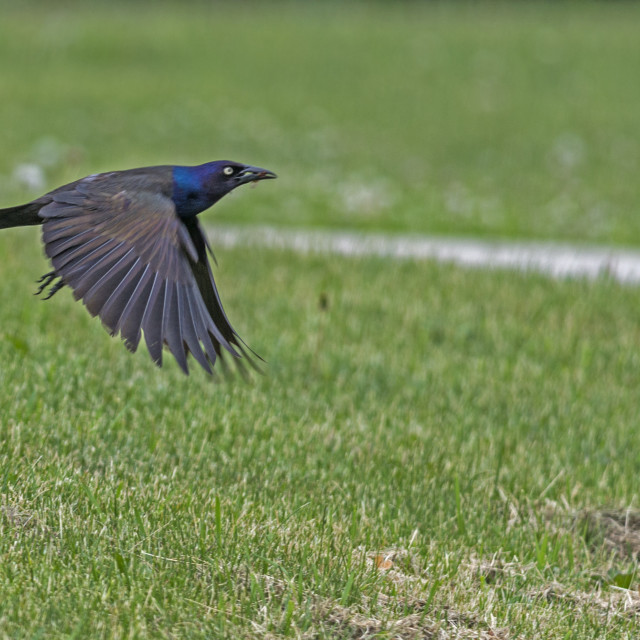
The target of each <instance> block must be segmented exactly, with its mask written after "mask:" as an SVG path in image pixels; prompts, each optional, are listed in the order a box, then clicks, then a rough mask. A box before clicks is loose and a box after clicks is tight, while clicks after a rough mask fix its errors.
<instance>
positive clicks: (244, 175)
mask: <svg viewBox="0 0 640 640" xmlns="http://www.w3.org/2000/svg"><path fill="white" fill-rule="evenodd" d="M275 177H276V174H275V173H273V172H272V171H268V170H267V169H261V168H260V167H252V166H250V165H247V164H241V163H239V162H229V161H227V160H216V161H215V162H207V163H206V164H200V165H197V166H195V167H180V166H176V167H173V194H172V199H173V202H174V203H175V205H176V213H177V214H178V215H179V216H180V217H182V218H189V217H191V216H195V215H198V214H199V213H200V212H201V211H204V210H205V209H208V208H209V207H210V206H211V205H213V204H215V203H216V202H217V201H218V200H220V198H222V197H223V196H225V195H227V193H229V192H230V191H233V190H234V189H235V188H236V187H239V186H240V185H241V184H246V183H247V182H257V181H258V180H268V179H270V178H275Z"/></svg>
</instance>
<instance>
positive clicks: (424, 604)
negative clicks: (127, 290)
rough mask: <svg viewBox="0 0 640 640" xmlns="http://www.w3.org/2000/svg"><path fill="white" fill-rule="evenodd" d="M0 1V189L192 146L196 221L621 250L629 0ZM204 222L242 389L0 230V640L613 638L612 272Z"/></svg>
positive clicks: (616, 501) (630, 617)
mask: <svg viewBox="0 0 640 640" xmlns="http://www.w3.org/2000/svg"><path fill="white" fill-rule="evenodd" d="M0 11H1V19H0V61H1V63H2V64H0V98H1V99H0V122H2V128H1V129H0V139H1V140H2V144H1V145H0V146H1V148H2V153H1V154H0V194H1V200H2V204H6V205H9V204H14V203H16V202H20V201H21V200H23V199H26V198H28V197H31V196H35V195H39V194H40V193H42V192H44V191H45V190H46V189H48V188H52V187H54V186H57V185H58V184H61V183H63V182H65V181H69V180H73V179H75V178H77V177H79V176H83V175H86V174H88V173H92V172H96V171H102V170H111V169H118V168H128V167H133V166H143V165H148V164H162V163H188V164H192V163H198V162H204V161H207V160H211V159H216V158H225V157H227V158H228V159H234V160H240V161H246V162H250V163H255V164H258V165H261V166H265V167H268V168H270V169H273V170H274V171H276V172H277V173H279V174H280V178H279V180H278V181H275V182H272V183H269V184H262V185H260V186H259V188H258V189H257V191H251V190H249V189H244V190H240V191H239V192H238V193H234V194H233V196H231V197H229V198H226V199H225V200H224V201H222V202H221V203H219V204H218V205H216V207H215V209H214V210H213V211H212V212H208V213H206V214H204V216H203V218H204V220H205V221H207V220H208V221H212V220H214V219H216V220H220V221H225V222H239V223H243V224H252V223H270V224H274V225H288V226H296V227H334V228H338V227H339V228H358V229H366V230H387V231H402V232H419V233H434V234H452V235H474V236H488V237H517V238H546V239H557V240H571V241H575V242H602V243H624V244H630V245H634V244H638V242H639V240H640V235H639V233H638V231H639V229H640V222H639V218H638V216H637V214H636V208H637V203H638V201H639V200H640V198H639V197H638V196H639V195H640V194H639V190H640V186H639V185H638V180H637V174H638V163H639V161H640V143H639V140H638V135H637V131H636V129H637V127H636V124H637V114H638V112H639V110H638V105H639V102H640V101H639V98H640V87H639V83H638V82H637V77H638V75H637V71H638V69H639V68H640V65H639V63H640V59H639V58H640V39H638V37H637V26H638V18H640V7H639V6H638V5H636V4H631V3H625V4H622V3H620V4H618V3H601V4H596V3H593V4H592V3H580V4H578V3H566V4H565V3H535V4H534V3H510V4H496V3H481V4H480V3H477V4H464V3H446V4H445V3H433V4H432V3H429V4H427V3H395V2H394V3H391V2H389V3H335V4H334V3H311V2H308V3H303V2H299V3H296V2H289V3H285V2H274V3H260V4H258V3H229V2H226V3H184V2H183V3H178V2H175V3H169V2H166V3H165V2H163V3H146V2H140V3H126V4H125V3H123V2H115V3H108V4H107V3H101V2H87V3H79V2H77V3H56V4H55V5H54V4H52V3H48V2H47V3H45V2H26V3H22V2H21V3H17V2H3V3H0ZM211 242H212V245H213V247H214V250H216V254H217V256H218V258H219V261H220V267H219V268H217V269H215V274H216V279H217V281H218V283H219V287H220V290H221V295H222V299H223V300H224V302H225V307H226V308H227V310H228V312H229V316H230V318H231V320H232V321H233V323H234V326H236V327H237V328H238V330H239V332H240V334H241V335H242V336H243V337H244V338H246V339H247V341H248V343H249V344H250V345H251V346H252V347H254V348H255V349H256V350H257V351H258V352H259V353H260V354H261V355H263V356H264V357H265V358H266V360H267V361H268V362H269V365H268V368H267V375H266V376H264V377H258V378H257V379H256V380H255V381H254V382H253V384H252V385H243V384H239V383H238V381H235V382H231V383H223V384H220V385H217V386H216V385H212V384H211V382H210V380H208V379H207V378H206V377H205V376H204V375H203V374H201V372H194V373H193V374H192V375H191V376H190V377H189V378H185V377H184V376H182V374H181V372H180V371H179V370H178V367H177V366H176V365H175V363H174V362H172V361H170V360H171V359H170V358H167V363H166V365H165V367H164V368H163V369H162V370H159V369H157V368H155V367H154V365H153V364H152V363H151V362H150V360H149V358H148V356H147V355H146V354H144V353H138V354H136V355H135V356H132V355H131V354H129V353H128V352H127V351H126V350H125V349H124V347H123V345H122V344H121V343H120V342H119V341H117V340H110V339H108V337H107V336H106V335H105V333H104V331H103V329H102V327H101V326H100V324H99V322H97V321H96V320H92V319H91V318H90V317H89V315H88V314H87V313H86V312H85V311H84V310H83V309H82V308H81V307H80V306H79V305H78V304H77V303H74V302H73V300H72V296H71V295H70V293H69V291H67V290H64V291H61V292H60V293H59V294H58V295H56V296H55V297H54V298H53V299H52V300H51V301H49V302H47V303H46V304H45V303H41V302H40V301H38V300H35V299H33V298H32V297H31V295H30V293H31V292H32V291H33V290H34V289H35V285H34V281H35V280H36V279H37V277H38V276H39V275H41V274H42V273H44V272H45V271H47V270H48V267H47V265H46V262H45V260H44V258H43V257H42V249H41V247H40V241H39V237H38V233H37V231H36V230H35V229H22V230H9V231H5V232H3V233H2V234H0V256H2V261H1V263H0V273H1V275H2V278H1V280H2V294H1V295H2V299H3V301H4V302H3V304H2V305H0V362H1V366H0V389H2V392H1V393H0V637H2V638H4V637H7V638H9V637H11V638H20V637H24V638H32V637H41V638H58V637H69V638H72V637H104V638H111V637H114V638H116V637H118V638H119V637H164V638H183V637H184V638H196V637H215V638H234V639H235V638H265V637H268V638H280V637H298V638H359V637H363V636H366V634H369V636H371V635H374V634H377V637H380V638H385V637H400V638H416V637H438V636H437V634H438V633H442V634H447V633H448V634H449V635H454V634H457V635H455V637H466V638H483V639H484V638H500V639H501V640H503V639H508V640H511V639H515V638H523V637H544V638H558V639H560V638H562V639H563V640H568V639H570V638H576V639H577V638H604V637H606V638H608V639H611V638H613V639H618V638H620V639H622V638H624V639H629V638H635V637H637V636H638V626H639V625H638V620H637V611H638V610H640V603H639V601H638V595H637V589H636V587H637V578H636V574H637V559H638V553H640V542H639V540H640V534H639V533H638V527H636V528H635V529H634V528H633V527H632V526H631V524H630V523H631V522H632V519H630V517H629V515H630V514H632V515H633V513H634V512H632V511H630V510H629V509H630V508H631V507H633V506H634V505H635V503H636V502H637V478H638V475H639V474H640V457H639V455H638V451H639V445H640V443H639V442H638V439H639V437H640V436H639V433H640V432H639V431H638V428H637V426H638V425H637V422H638V418H637V404H638V403H637V389H638V386H639V384H640V361H639V358H640V356H639V351H638V345H639V344H640V329H639V323H638V305H637V299H638V293H637V291H636V290H635V289H633V288H630V287H623V286H620V285H617V284H615V283H612V282H610V281H608V280H607V279H606V278H602V279H599V280H597V281H595V282H585V281H580V280H569V281H553V280H550V279H547V278H544V277H541V276H537V275H533V274H519V273H511V272H491V271H489V272H484V271H469V270H465V269H461V268H458V267H455V266H451V265H436V264H432V263H429V262H414V261H404V262H396V261H389V260H382V259H375V258H371V259H347V258H343V257H335V256H333V257H327V256H300V255H295V254H292V253H288V252H282V251H267V250H257V249H255V248H252V249H250V250H243V249H235V250H218V249H217V248H216V243H215V237H211ZM142 350H143V349H141V351H142ZM605 512H606V513H613V514H617V515H616V517H618V518H619V521H620V522H621V523H622V524H621V525H620V527H621V528H622V530H623V531H624V532H625V535H626V534H627V533H628V535H627V537H625V536H624V535H621V536H619V537H618V538H616V539H614V538H612V535H611V531H612V530H606V529H602V528H600V527H599V526H595V525H594V523H597V522H600V520H599V519H598V518H600V516H601V515H602V514H603V513H605ZM596 516H597V517H596ZM616 531H617V530H616ZM634 536H636V537H634ZM616 540H617V542H616ZM381 552H384V553H385V554H386V553H387V552H388V553H389V554H390V555H389V558H391V559H390V560H388V561H387V560H385V562H390V563H391V564H390V568H389V566H386V567H385V568H380V567H379V566H378V564H376V563H377V560H375V558H377V555H376V554H378V553H381ZM372 554H373V556H372ZM384 557H387V556H386V555H385V556H384ZM627 587H631V589H630V590H628V589H627Z"/></svg>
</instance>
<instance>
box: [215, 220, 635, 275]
mask: <svg viewBox="0 0 640 640" xmlns="http://www.w3.org/2000/svg"><path fill="white" fill-rule="evenodd" d="M208 232H209V237H210V238H211V244H212V245H213V247H214V249H215V247H216V246H222V247H230V248H231V247H237V246H260V247H268V248H273V249H287V250H292V251H296V252H299V253H329V254H339V255H344V256H369V255H371V256H382V257H390V258H405V259H406V258H410V259H417V260H438V261H441V262H453V263H455V264H460V265H464V266H469V267H489V268H504V269H519V270H531V271H537V272H541V273H545V274H548V275H550V276H553V277H556V278H563V277H586V278H590V279H592V278H597V277H599V276H606V277H610V278H612V279H614V280H617V281H619V282H625V283H637V282H640V251H634V250H631V249H618V248H612V247H597V246H594V247H578V246H572V245H568V244H556V243H542V242H499V241H488V240H472V239H459V238H445V237H443V238H438V237H432V236H418V235H392V234H382V233H359V232H347V231H319V230H307V229H304V230H300V229H286V228H276V227H268V226H247V227H242V226H227V225H215V226H209V227H208Z"/></svg>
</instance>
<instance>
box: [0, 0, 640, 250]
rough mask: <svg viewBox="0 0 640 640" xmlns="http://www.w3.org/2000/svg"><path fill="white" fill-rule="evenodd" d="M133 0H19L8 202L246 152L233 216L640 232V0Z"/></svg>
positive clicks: (359, 224)
mask: <svg viewBox="0 0 640 640" xmlns="http://www.w3.org/2000/svg"><path fill="white" fill-rule="evenodd" d="M130 4H131V5H133V6H127V5H125V4H118V3H111V2H110V3H108V4H106V3H99V2H92V3H87V2H84V3H73V2H72V3H70V4H67V5H65V6H66V7H67V8H66V9H62V8H59V9H52V8H51V3H44V2H41V3H39V4H36V5H33V4H32V3H29V2H26V3H25V2H22V3H19V4H15V3H9V4H7V3H5V6H4V7H2V21H0V59H2V60H6V61H7V63H6V64H3V65H2V69H1V70H0V83H1V84H0V87H1V90H2V95H3V96H4V98H3V100H2V101H0V121H1V122H2V123H3V132H2V150H3V151H2V156H1V157H0V176H4V178H3V180H2V182H1V183H0V187H1V188H2V191H3V192H4V198H3V199H9V200H13V199H19V198H20V197H22V196H24V195H26V194H25V193H24V192H19V191H18V190H17V188H16V187H15V182H14V181H11V180H10V176H11V174H12V172H13V169H14V166H15V164H16V163H17V162H40V163H44V164H47V165H48V166H47V167H46V168H47V179H48V181H49V183H50V184H51V185H57V184H59V183H61V182H63V181H65V180H70V179H73V178H76V177H78V175H84V174H85V173H86V172H88V171H99V170H111V169H115V168H127V167H130V166H144V165H145V164H149V163H151V164H158V163H170V164H171V163H180V162H183V163H189V164H194V163H197V162H201V161H202V162H203V161H207V160H211V159H215V158H220V157H222V158H224V157H229V159H237V160H241V161H246V162H252V163H255V164H259V165H261V166H268V167H269V168H273V169H274V170H275V171H276V172H279V173H280V174H281V176H282V179H281V183H280V184H279V187H278V190H277V191H276V190H275V189H274V190H270V191H269V195H265V196H263V197H262V198H261V202H260V204H256V205H253V206H248V207H246V208H245V209H243V210H237V209H236V208H233V209H231V208H230V206H227V205H226V203H225V205H223V206H222V208H221V210H220V211H219V212H218V215H220V216H221V217H222V218H223V219H227V221H231V220H233V221H242V222H255V221H262V222H268V223H273V224H293V225H314V226H336V225H337V226H348V227H352V228H353V227H356V228H364V229H388V230H394V231H420V232H432V233H446V234H454V235H469V234H472V235H485V236H511V237H536V238H554V239H556V238H562V239H573V240H583V241H601V242H616V243H625V244H640V218H638V216H637V215H636V206H637V203H638V201H639V200H640V184H639V181H638V180H637V175H638V171H639V169H640V142H639V141H638V137H637V112H638V103H639V102H640V83H638V82H637V81H636V80H637V69H638V68H639V67H640V42H639V40H638V37H637V24H638V21H639V20H640V6H638V5H637V4H632V3H629V4H612V3H602V4H590V3H583V4H582V5H581V6H580V7H579V8H578V6H577V5H574V4H571V3H567V4H564V3H555V5H554V4H552V5H545V4H542V5H541V4H538V3H536V5H535V7H528V6H524V7H522V6H520V5H519V4H514V5H513V6H512V5H508V4H506V5H505V4H487V3H483V4H482V5H481V6H480V7H476V8H474V7H473V6H472V5H458V4H453V5H452V6H451V5H448V4H444V3H443V4H442V5H440V4H435V5H431V4H427V3H424V4H425V5H426V6H423V5H422V4H420V3H410V4H402V3H387V4H386V5H385V4H382V3H381V4H376V3H366V4H361V3H351V4H348V5H347V6H346V7H345V6H342V5H344V4H346V3H342V5H337V4H332V3H322V4H321V3H289V4H278V3H271V2H270V3H262V4H257V3H212V4H210V5H207V4H204V3H190V4H189V5H186V6H188V7H189V8H188V9H186V8H182V7H183V5H182V4H175V5H173V4H163V3H158V2H154V3H153V4H150V3H147V2H141V3H130ZM0 7H1V5H0ZM9 61H10V62H9Z"/></svg>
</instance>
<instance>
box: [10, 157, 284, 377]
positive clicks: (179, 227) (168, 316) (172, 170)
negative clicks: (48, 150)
mask: <svg viewBox="0 0 640 640" xmlns="http://www.w3.org/2000/svg"><path fill="white" fill-rule="evenodd" d="M275 177H276V174H275V173H273V172H271V171H268V170H266V169H261V168H259V167H252V166H249V165H245V164H240V163H238V162H227V161H216V162H208V163H206V164H202V165H198V166H195V167H184V166H159V167H146V168H142V169H130V170H128V171H113V172H111V173H99V174H95V175H90V176H87V177H86V178H82V179H81V180H77V181H76V182H72V183H70V184H67V185H64V186H62V187H58V188H57V189H54V190H53V191H50V192H49V193H47V194H45V195H43V196H42V197H40V198H38V199H36V200H33V201H32V202H29V203H27V204H23V205H19V206H17V207H9V208H8V209H0V229H3V228H8V227H18V226H26V225H36V224H41V225H42V239H43V241H44V248H45V252H46V254H47V256H48V257H49V258H50V260H51V263H52V265H53V271H51V272H50V273H47V274H46V275H44V276H42V278H41V279H40V281H39V282H41V283H42V284H41V286H40V289H39V290H38V293H42V292H43V291H44V289H45V288H46V287H48V286H49V285H51V288H50V290H49V294H48V295H47V298H50V297H51V296H52V295H53V294H54V293H56V292H57V291H58V290H59V289H60V288H62V287H63V286H64V285H68V286H69V287H71V289H72V291H73V295H74V297H75V299H76V300H82V302H83V303H84V304H85V306H86V307H87V309H88V310H89V313H91V315H93V316H99V317H100V319H101V320H102V323H103V324H104V326H105V327H106V328H107V330H108V331H109V333H110V334H111V335H116V334H118V333H119V334H120V335H121V336H122V338H123V340H124V342H125V345H126V346H127V348H128V349H129V350H130V351H135V350H136V349H137V348H138V344H139V342H140V338H141V335H142V333H143V332H144V338H145V342H146V343H147V348H148V349H149V353H150V354H151V358H152V359H153V361H154V362H155V363H156V364H157V365H158V366H161V365H162V348H163V345H166V346H167V347H168V349H169V351H171V353H172V354H173V355H174V357H175V359H176V360H177V361H178V364H179V365H180V367H181V368H182V370H183V371H184V372H185V373H187V374H188V373H189V370H188V367H187V354H188V353H191V354H192V355H193V357H194V358H195V359H196V360H197V361H198V362H199V363H200V365H201V366H202V367H203V368H204V369H205V370H206V371H207V373H210V374H211V373H212V367H213V365H214V363H215V362H216V359H217V358H220V360H221V362H222V363H223V364H224V360H223V359H222V357H221V356H222V353H223V349H224V350H226V351H227V352H228V353H230V354H231V355H232V356H234V358H235V360H236V362H237V363H238V364H239V366H240V369H241V370H242V371H244V369H243V367H242V361H241V358H242V357H243V356H244V357H245V358H247V360H248V362H251V357H250V356H249V354H248V353H247V350H246V349H245V347H244V344H243V342H242V340H241V339H240V338H239V336H238V334H237V333H236V332H235V331H234V330H233V328H232V327H231V324H230V323H229V320H228V319H227V316H226V314H225V312H224V310H223V308H222V303H221V302H220V296H219V295H218V291H217V289H216V285H215V282H214V280H213V274H212V272H211V266H210V264H209V260H208V256H207V251H209V252H211V248H210V246H209V243H208V241H207V238H206V236H205V234H204V231H203V229H202V227H201V226H200V224H199V223H198V218H197V215H198V214H199V213H201V212H202V211H204V210H205V209H208V208H209V207H210V206H211V205H213V204H214V203H216V202H217V201H218V200H220V198H222V197H223V196H224V195H226V194H227V193H229V192H230V191H232V190H233V189H235V188H236V187H239V186H240V185H242V184H247V183H248V182H257V181H259V180H266V179H269V178H275ZM55 280H57V282H55V283H54V281H55Z"/></svg>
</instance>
